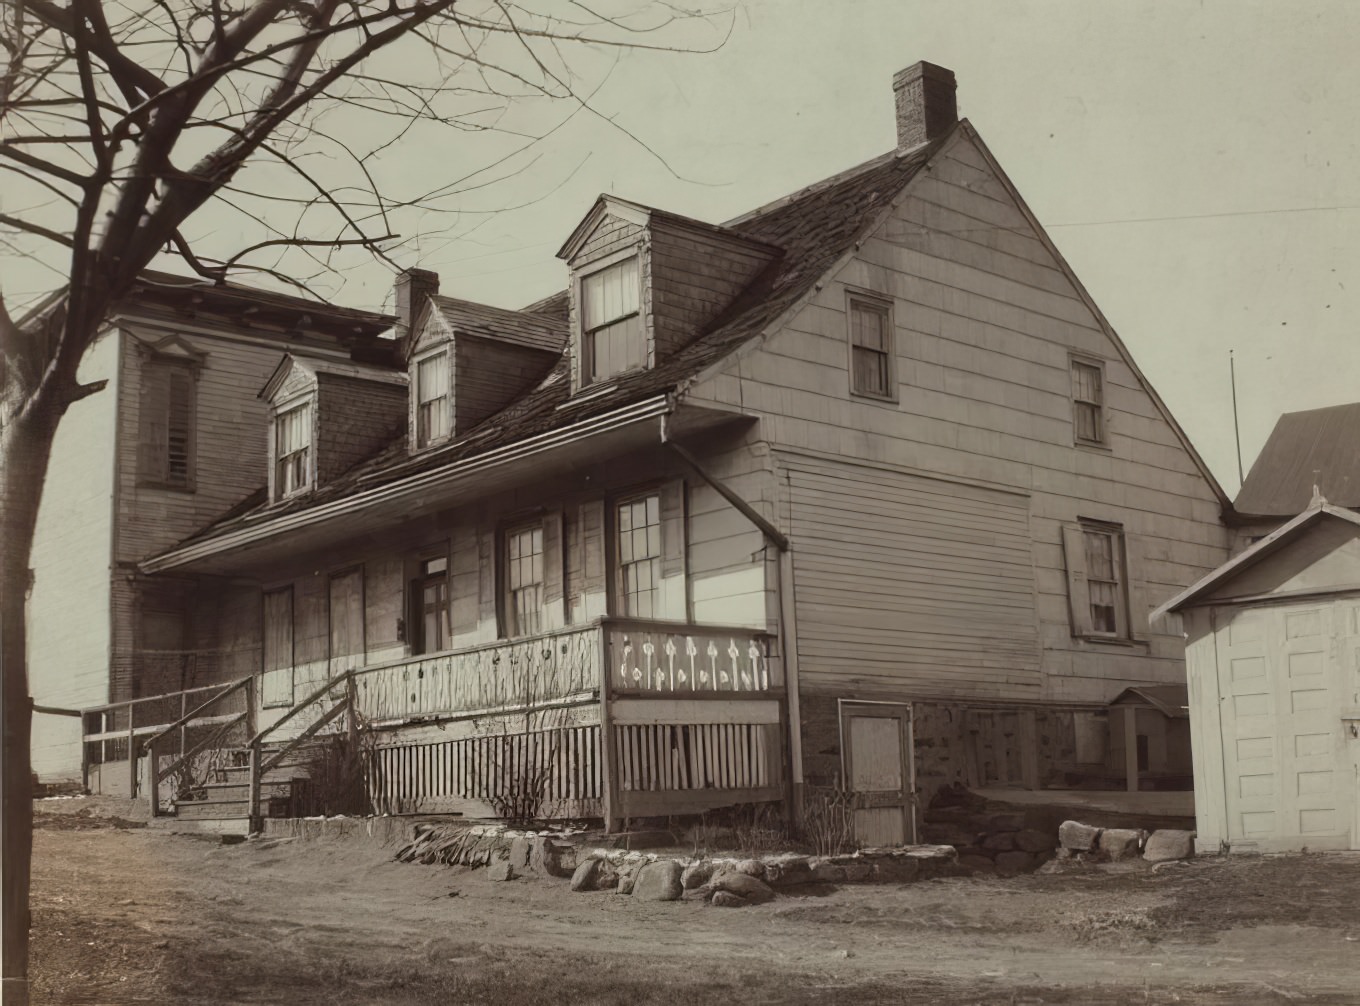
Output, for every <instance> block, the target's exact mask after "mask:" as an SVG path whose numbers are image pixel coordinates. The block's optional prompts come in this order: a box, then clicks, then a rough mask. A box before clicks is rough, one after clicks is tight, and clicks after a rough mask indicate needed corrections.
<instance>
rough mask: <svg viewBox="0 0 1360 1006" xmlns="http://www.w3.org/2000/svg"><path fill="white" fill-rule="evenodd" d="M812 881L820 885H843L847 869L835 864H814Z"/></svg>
mask: <svg viewBox="0 0 1360 1006" xmlns="http://www.w3.org/2000/svg"><path fill="white" fill-rule="evenodd" d="M812 879H813V880H814V881H815V882H816V883H818V884H843V883H844V882H845V867H843V866H837V865H836V864H835V863H813V864H812Z"/></svg>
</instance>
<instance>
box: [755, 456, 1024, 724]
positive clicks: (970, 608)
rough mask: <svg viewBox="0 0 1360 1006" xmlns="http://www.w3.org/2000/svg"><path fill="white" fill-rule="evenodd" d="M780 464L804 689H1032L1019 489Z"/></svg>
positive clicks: (1018, 693) (803, 462)
mask: <svg viewBox="0 0 1360 1006" xmlns="http://www.w3.org/2000/svg"><path fill="white" fill-rule="evenodd" d="M779 460H780V463H781V464H782V466H783V467H784V469H785V471H786V473H787V478H788V483H789V493H790V505H791V513H792V521H791V525H790V532H791V536H792V538H793V540H794V542H795V546H794V550H793V568H794V579H795V590H796V595H795V596H796V610H797V618H798V648H799V658H800V676H801V679H802V682H803V684H804V685H805V686H806V687H807V688H808V689H810V690H813V691H815V690H818V689H821V690H832V691H837V692H841V693H844V692H845V691H846V690H847V688H855V689H860V688H864V687H868V688H870V689H872V688H874V687H875V686H878V687H882V686H885V685H895V686H896V687H899V688H900V687H905V688H909V689H910V690H911V691H912V692H913V693H915V694H918V695H939V696H953V695H960V694H975V693H977V692H978V690H979V689H989V690H991V693H992V694H994V695H997V696H998V697H1009V698H1025V697H1030V698H1033V697H1037V696H1038V694H1039V690H1040V675H1039V668H1040V660H1039V639H1038V627H1037V621H1036V619H1035V614H1034V587H1033V572H1032V559H1031V554H1030V531H1029V508H1028V500H1027V499H1026V498H1025V497H1024V496H1023V495H1018V494H1015V493H1008V492H1001V491H998V490H992V489H982V488H979V487H975V486H970V485H964V484H960V483H951V482H947V481H943V480H938V479H929V478H924V477H922V476H918V475H910V474H906V473H902V472H891V471H887V470H885V469H882V468H877V467H868V466H863V465H855V464H853V463H851V462H848V461H847V462H833V461H820V460H816V459H812V458H808V457H804V456H798V455H793V454H788V455H780V458H779Z"/></svg>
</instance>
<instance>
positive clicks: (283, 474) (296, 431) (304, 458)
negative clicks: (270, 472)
mask: <svg viewBox="0 0 1360 1006" xmlns="http://www.w3.org/2000/svg"><path fill="white" fill-rule="evenodd" d="M311 484H312V403H311V402H310V401H307V402H303V403H302V404H301V405H295V406H293V407H292V408H290V409H288V410H286V411H283V412H280V413H279V414H278V415H277V416H276V417H275V418H274V498H275V499H276V500H278V499H283V498H284V497H286V496H292V495H294V494H296V493H300V492H303V491H304V490H306V489H307V488H308V487H309V486H310V485H311Z"/></svg>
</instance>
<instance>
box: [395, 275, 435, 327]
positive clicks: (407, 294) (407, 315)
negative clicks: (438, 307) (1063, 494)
mask: <svg viewBox="0 0 1360 1006" xmlns="http://www.w3.org/2000/svg"><path fill="white" fill-rule="evenodd" d="M438 292H439V273H437V272H431V271H430V270H429V269H403V270H402V271H401V272H399V273H397V282H396V285H395V293H396V300H397V323H396V325H395V326H394V327H393V331H394V332H395V333H396V336H397V339H398V340H400V341H401V342H405V341H406V340H407V339H408V338H409V337H410V335H411V328H412V326H413V325H415V323H416V321H417V320H418V317H417V316H418V315H419V314H420V310H421V308H423V307H424V306H425V299H426V298H427V297H429V296H430V294H434V293H438Z"/></svg>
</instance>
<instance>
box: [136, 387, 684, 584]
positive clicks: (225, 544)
mask: <svg viewBox="0 0 1360 1006" xmlns="http://www.w3.org/2000/svg"><path fill="white" fill-rule="evenodd" d="M673 409H674V404H673V403H672V401H671V399H670V396H668V395H659V396H657V397H655V398H648V399H644V400H643V401H641V402H636V403H634V404H632V405H629V406H625V407H624V408H621V409H616V410H614V411H613V412H607V413H605V414H604V415H602V416H594V417H592V418H590V419H585V420H582V421H581V422H578V423H575V424H573V425H571V426H566V427H563V428H561V429H557V430H550V431H548V432H546V433H540V434H538V435H537V436H533V437H530V438H528V439H527V440H521V441H519V442H517V443H513V444H509V445H507V446H505V447H501V448H497V449H496V450H492V451H488V452H487V453H485V454H479V455H474V456H473V457H471V458H469V459H467V460H465V461H462V462H455V463H453V464H451V465H449V466H448V467H445V468H436V469H434V470H432V471H427V472H421V473H419V474H417V475H412V476H410V477H408V478H406V479H403V480H400V481H398V482H394V483H391V484H389V485H385V486H380V487H378V488H375V489H369V490H367V491H365V492H359V493H355V494H353V495H350V496H344V497H341V498H340V499H336V500H332V501H331V502H329V503H323V504H321V505H319V506H315V507H310V508H308V509H305V510H299V511H296V512H294V513H290V514H285V515H283V516H281V517H278V518H276V519H274V520H270V521H266V522H264V523H261V524H259V525H256V526H254V527H245V528H239V529H237V530H234V531H227V532H224V533H223V534H221V535H218V536H216V537H213V538H208V539H205V540H203V541H198V542H194V543H192V544H190V545H185V546H183V547H182V548H177V549H173V550H171V551H169V552H162V553H161V554H160V555H157V556H152V557H151V558H150V559H146V560H144V561H142V562H141V563H139V564H138V568H139V569H140V570H141V571H142V572H143V573H159V572H163V571H164V570H167V569H173V568H175V567H176V566H182V565H184V564H186V563H190V562H194V561H195V560H198V559H205V558H207V557H209V556H213V555H219V554H221V553H224V552H230V551H232V550H234V549H238V548H242V547H244V546H246V545H252V544H255V543H257V542H262V541H266V540H268V539H270V538H274V537H277V536H279V535H283V534H287V533H289V532H291V531H297V530H299V529H301V528H304V527H310V526H311V525H314V524H321V523H323V522H325V521H327V520H329V519H330V518H332V517H336V516H339V515H341V514H348V513H353V512H354V511H356V510H362V509H363V508H365V507H368V506H373V505H375V504H378V503H385V502H391V501H395V500H401V499H403V498H405V497H408V496H415V495H418V494H421V493H426V492H430V491H432V490H439V489H441V488H446V487H447V486H448V485H449V484H450V483H452V482H456V481H457V480H459V479H462V478H465V477H467V476H469V475H473V474H476V473H478V472H485V471H490V470H492V469H495V468H499V467H501V466H503V465H507V464H510V463H511V462H514V461H519V460H521V459H523V458H528V457H532V456H534V455H536V454H542V453H544V452H546V451H550V450H553V449H555V448H558V447H562V446H564V445H566V444H569V443H571V442H572V441H575V440H581V439H584V438H586V437H591V436H596V435H598V434H601V433H609V432H611V431H613V430H616V429H620V428H622V427H624V426H628V425H630V424H632V423H635V422H638V421H639V420H643V419H651V418H654V417H656V416H664V415H666V414H667V413H669V412H671V411H672V410H673Z"/></svg>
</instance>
